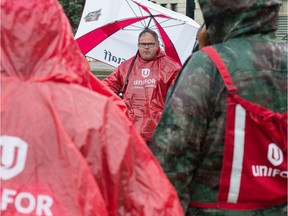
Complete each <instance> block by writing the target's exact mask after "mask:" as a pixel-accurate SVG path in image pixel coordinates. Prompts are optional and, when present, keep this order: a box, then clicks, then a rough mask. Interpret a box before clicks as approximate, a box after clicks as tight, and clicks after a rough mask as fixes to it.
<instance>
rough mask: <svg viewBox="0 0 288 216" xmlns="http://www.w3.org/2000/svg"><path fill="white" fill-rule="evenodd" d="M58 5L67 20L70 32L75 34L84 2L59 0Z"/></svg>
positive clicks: (82, 0)
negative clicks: (70, 28) (60, 6)
mask: <svg viewBox="0 0 288 216" xmlns="http://www.w3.org/2000/svg"><path fill="white" fill-rule="evenodd" d="M59 3H60V4H61V5H62V7H63V9H64V11H65V14H66V16H67V17H68V19H69V22H70V25H71V27H72V31H73V33H74V34H75V32H76V30H77V28H78V25H79V22H80V19H81V15H82V12H83V8H84V4H85V0H59Z"/></svg>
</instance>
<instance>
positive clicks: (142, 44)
mask: <svg viewBox="0 0 288 216" xmlns="http://www.w3.org/2000/svg"><path fill="white" fill-rule="evenodd" d="M155 44H156V43H138V46H139V47H141V48H145V47H146V46H148V47H149V48H152V47H154V46H155Z"/></svg>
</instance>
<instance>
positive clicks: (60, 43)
mask: <svg viewBox="0 0 288 216" xmlns="http://www.w3.org/2000/svg"><path fill="white" fill-rule="evenodd" d="M31 10H33V11H34V12H33V13H31ZM1 12H2V13H1V20H5V22H1V46H2V49H1V74H2V76H4V77H13V78H16V79H20V80H34V81H49V80H53V81H61V82H67V83H70V82H73V83H78V84H81V85H83V86H87V83H88V73H89V64H88V62H87V63H86V62H85V61H86V60H85V61H83V58H84V56H83V55H82V54H81V52H80V51H79V49H78V48H77V45H76V43H75V42H74V39H73V35H72V34H71V28H70V25H69V21H68V19H67V17H66V16H65V13H64V12H63V9H62V8H61V6H60V5H58V4H57V5H56V6H55V1H54V0H47V1H43V2H42V3H41V4H39V3H37V1H7V0H3V1H1ZM23 23H25V25H23ZM27 44H29V46H30V49H25V47H27ZM79 59H81V60H79Z"/></svg>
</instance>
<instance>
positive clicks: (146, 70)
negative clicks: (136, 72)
mask: <svg viewBox="0 0 288 216" xmlns="http://www.w3.org/2000/svg"><path fill="white" fill-rule="evenodd" d="M149 74H150V69H148V68H144V69H142V76H143V77H144V78H146V77H148V76H149Z"/></svg>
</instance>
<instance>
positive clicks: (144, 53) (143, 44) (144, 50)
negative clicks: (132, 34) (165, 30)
mask: <svg viewBox="0 0 288 216" xmlns="http://www.w3.org/2000/svg"><path fill="white" fill-rule="evenodd" d="M158 47H159V44H158V41H155V39H154V37H153V36H152V35H151V34H150V33H148V32H146V33H144V34H143V35H142V36H141V37H140V38H139V41H138V50H139V54H140V56H141V58H142V59H143V60H145V61H149V60H151V59H152V58H154V57H155V56H156V55H157V50H158Z"/></svg>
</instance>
